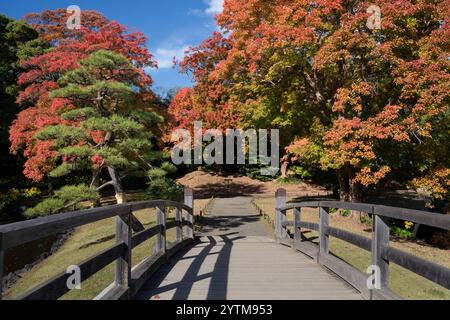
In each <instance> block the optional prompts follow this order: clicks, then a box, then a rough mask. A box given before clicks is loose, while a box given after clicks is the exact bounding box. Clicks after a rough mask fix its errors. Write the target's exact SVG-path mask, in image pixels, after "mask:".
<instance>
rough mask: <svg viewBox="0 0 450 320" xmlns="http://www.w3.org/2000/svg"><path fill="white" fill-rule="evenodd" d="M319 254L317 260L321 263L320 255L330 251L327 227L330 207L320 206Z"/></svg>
mask: <svg viewBox="0 0 450 320" xmlns="http://www.w3.org/2000/svg"><path fill="white" fill-rule="evenodd" d="M319 215H320V222H319V254H318V255H317V262H318V263H320V256H321V255H327V254H328V253H329V247H330V244H329V237H328V234H327V229H328V225H329V209H328V208H324V207H322V206H319Z"/></svg>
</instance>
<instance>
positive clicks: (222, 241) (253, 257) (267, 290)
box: [136, 198, 362, 300]
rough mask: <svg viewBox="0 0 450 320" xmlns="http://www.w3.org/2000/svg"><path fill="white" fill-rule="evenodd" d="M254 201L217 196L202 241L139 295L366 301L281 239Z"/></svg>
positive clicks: (189, 298)
mask: <svg viewBox="0 0 450 320" xmlns="http://www.w3.org/2000/svg"><path fill="white" fill-rule="evenodd" d="M249 201H250V200H249V199H247V198H233V199H216V200H215V204H214V207H213V209H212V214H211V216H210V217H209V218H208V220H207V223H206V225H205V228H204V233H203V234H202V235H201V237H200V238H199V240H198V242H197V243H196V244H195V245H193V246H192V247H190V248H188V249H186V250H184V251H182V252H180V253H178V254H177V255H175V256H173V257H172V259H171V260H170V261H169V263H168V264H166V265H164V266H163V267H162V268H161V269H160V270H159V271H158V272H157V273H156V274H155V275H154V277H153V278H152V280H151V281H149V282H148V283H147V284H146V285H144V287H143V288H142V289H141V291H140V292H139V293H138V294H137V296H136V298H137V299H152V300H158V299H161V300H165V299H175V300H195V299H198V300H204V299H212V300H220V299H233V300H248V299H255V300H270V299H274V300H278V299H283V300H294V299H295V300H297V299H298V300H300V299H327V300H328V299H362V296H361V295H360V294H359V292H357V291H356V290H355V289H354V288H352V287H351V286H350V285H348V284H347V283H346V282H344V281H343V280H342V279H340V278H339V277H337V276H336V275H334V274H332V273H331V272H330V271H328V270H326V269H325V268H324V267H322V266H320V265H318V264H317V263H316V262H315V261H313V260H312V259H310V258H308V257H306V256H305V255H303V254H301V253H298V252H295V251H294V250H292V249H291V248H288V247H286V246H282V245H280V244H278V243H276V242H275V241H274V240H273V239H272V238H271V236H270V233H269V230H268V229H267V227H266V226H265V225H264V223H263V222H261V221H260V220H259V217H258V216H255V215H253V213H252V211H253V210H252V209H251V207H250V204H249Z"/></svg>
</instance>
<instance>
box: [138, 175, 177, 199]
mask: <svg viewBox="0 0 450 320" xmlns="http://www.w3.org/2000/svg"><path fill="white" fill-rule="evenodd" d="M183 190H184V188H183V186H182V185H179V184H177V183H176V182H175V181H174V180H172V179H169V178H166V177H160V178H157V179H153V180H151V181H150V182H149V183H148V187H147V191H146V192H145V194H144V198H145V199H147V200H156V199H163V200H173V201H179V200H181V199H182V198H183Z"/></svg>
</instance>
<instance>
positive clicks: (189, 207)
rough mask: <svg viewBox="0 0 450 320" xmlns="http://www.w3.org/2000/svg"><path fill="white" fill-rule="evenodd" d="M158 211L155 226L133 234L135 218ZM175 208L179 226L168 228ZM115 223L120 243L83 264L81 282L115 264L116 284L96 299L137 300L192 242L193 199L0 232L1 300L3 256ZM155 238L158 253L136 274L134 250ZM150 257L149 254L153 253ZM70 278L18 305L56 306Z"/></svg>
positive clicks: (188, 194) (56, 218)
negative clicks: (169, 235)
mask: <svg viewBox="0 0 450 320" xmlns="http://www.w3.org/2000/svg"><path fill="white" fill-rule="evenodd" d="M147 208H156V221H157V224H156V225H155V226H153V227H151V228H148V229H145V230H143V231H140V232H138V233H135V234H134V235H133V234H132V229H131V221H132V213H133V212H134V211H137V210H142V209H147ZM167 208H175V220H174V221H170V222H168V220H167V217H166V209H167ZM112 217H115V219H116V229H115V230H116V231H115V232H116V233H115V239H116V242H115V244H114V245H113V246H111V247H110V248H108V249H106V250H104V251H102V252H100V253H99V254H97V255H95V256H93V257H91V258H89V259H87V260H86V261H84V262H82V263H80V264H79V265H78V267H79V268H80V271H81V281H84V280H86V279H88V278H89V277H91V276H92V275H94V274H95V273H97V272H98V271H100V270H101V269H103V268H105V267H106V266H107V265H109V264H110V263H112V262H115V279H114V282H113V283H112V284H111V285H109V286H108V287H107V288H105V289H104V290H103V291H102V292H101V293H100V294H99V295H98V296H97V297H96V298H95V299H98V300H116V299H129V298H131V297H133V296H134V295H135V294H136V293H137V291H138V290H139V289H140V288H141V287H142V285H143V284H145V282H146V281H147V280H148V279H149V278H150V277H151V275H152V274H153V273H154V272H155V271H156V270H157V269H158V268H159V266H160V265H161V264H163V263H164V262H166V261H167V259H168V258H169V257H170V256H172V255H173V254H174V253H175V252H177V251H178V250H179V249H181V248H182V247H184V246H185V245H187V244H188V243H190V242H192V241H193V239H194V226H193V223H194V222H193V221H194V217H193V194H192V190H191V189H185V196H184V203H178V202H173V201H166V200H156V201H142V202H132V203H126V204H120V205H114V206H108V207H102V208H94V209H89V210H80V211H75V212H69V213H63V214H58V215H53V216H48V217H43V218H38V219H33V220H29V221H23V222H18V223H13V224H9V225H4V226H0V299H2V295H1V292H2V282H3V281H2V275H3V270H4V269H3V268H4V263H5V261H4V258H5V250H7V249H10V248H13V247H16V246H19V245H21V244H24V243H27V242H30V241H33V240H37V239H41V238H44V237H46V236H49V235H52V234H57V233H61V232H65V231H68V230H70V229H73V228H76V227H80V226H82V225H86V224H89V223H92V222H95V221H99V220H103V219H107V218H112ZM172 228H176V242H175V243H173V244H171V245H168V244H167V241H166V230H168V229H172ZM153 236H156V243H155V248H156V250H155V253H154V254H153V255H150V254H149V257H148V258H146V259H144V260H143V261H141V262H140V263H139V264H137V265H136V266H135V267H134V268H132V267H131V266H132V263H131V261H132V249H133V248H135V247H136V246H138V245H139V244H141V243H143V242H144V241H146V240H148V239H150V238H151V237H153ZM149 252H150V250H149ZM70 275H71V274H68V273H65V272H63V273H61V274H58V275H56V276H54V277H52V278H51V279H49V280H47V281H46V282H44V283H41V284H39V285H38V286H36V287H35V288H33V289H31V290H30V291H28V292H27V293H25V294H23V295H22V296H20V297H18V299H20V300H55V299H58V298H59V297H61V296H63V295H64V294H65V293H67V292H68V291H69V290H70V289H69V288H68V286H67V280H68V278H69V276H70Z"/></svg>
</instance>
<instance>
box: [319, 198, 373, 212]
mask: <svg viewBox="0 0 450 320" xmlns="http://www.w3.org/2000/svg"><path fill="white" fill-rule="evenodd" d="M319 205H320V206H321V207H325V208H336V209H347V210H353V211H361V212H366V213H372V212H373V207H374V205H373V204H367V203H354V202H344V201H320V204H319Z"/></svg>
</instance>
